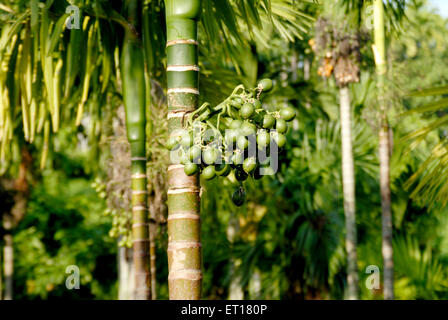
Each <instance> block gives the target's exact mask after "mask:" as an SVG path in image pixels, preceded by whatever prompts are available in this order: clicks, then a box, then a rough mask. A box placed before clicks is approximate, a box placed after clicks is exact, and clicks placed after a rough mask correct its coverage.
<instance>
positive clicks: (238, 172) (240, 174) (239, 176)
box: [235, 166, 248, 181]
mask: <svg viewBox="0 0 448 320" xmlns="http://www.w3.org/2000/svg"><path fill="white" fill-rule="evenodd" d="M247 177H248V174H247V173H246V172H245V171H244V170H243V169H242V168H241V167H239V166H238V167H237V168H235V179H236V180H238V181H245V180H246V179H247Z"/></svg>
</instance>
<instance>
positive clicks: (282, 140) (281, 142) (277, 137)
mask: <svg viewBox="0 0 448 320" xmlns="http://www.w3.org/2000/svg"><path fill="white" fill-rule="evenodd" d="M272 140H274V141H275V143H277V146H278V147H279V148H283V147H284V146H285V144H286V137H285V135H284V134H281V133H278V132H274V133H273V134H272Z"/></svg>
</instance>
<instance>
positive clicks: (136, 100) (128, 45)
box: [121, 0, 151, 300]
mask: <svg viewBox="0 0 448 320" xmlns="http://www.w3.org/2000/svg"><path fill="white" fill-rule="evenodd" d="M139 9H140V7H139V1H136V0H133V1H129V5H128V13H129V22H130V24H131V25H133V26H138V14H139V12H141V11H140V10H139ZM121 72H122V79H123V101H124V105H125V110H126V130H127V136H128V141H129V143H130V145H131V173H132V242H133V262H134V274H135V293H134V298H135V299H138V300H149V299H151V285H150V279H151V272H150V258H149V254H150V251H149V250H150V248H149V245H150V241H149V215H148V206H147V193H148V192H147V181H146V147H145V143H146V134H145V129H146V110H145V99H146V94H145V75H144V57H143V47H142V44H141V41H140V39H139V38H138V36H137V34H136V33H133V32H132V31H130V30H127V31H126V35H125V42H124V45H123V53H122V60H121Z"/></svg>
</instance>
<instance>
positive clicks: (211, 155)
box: [202, 148, 219, 164]
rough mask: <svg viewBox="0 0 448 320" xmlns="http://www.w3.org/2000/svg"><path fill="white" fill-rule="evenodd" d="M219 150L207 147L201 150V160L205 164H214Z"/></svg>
mask: <svg viewBox="0 0 448 320" xmlns="http://www.w3.org/2000/svg"><path fill="white" fill-rule="evenodd" d="M218 156H219V151H218V150H217V149H216V148H207V149H206V150H204V152H202V160H203V161H204V163H205V164H214V163H215V162H216V160H217V159H218Z"/></svg>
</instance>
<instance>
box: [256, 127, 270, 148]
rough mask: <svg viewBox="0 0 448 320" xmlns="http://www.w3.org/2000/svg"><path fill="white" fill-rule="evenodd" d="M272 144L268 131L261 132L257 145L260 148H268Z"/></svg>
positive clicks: (258, 135)
mask: <svg viewBox="0 0 448 320" xmlns="http://www.w3.org/2000/svg"><path fill="white" fill-rule="evenodd" d="M269 142H270V137H269V133H268V132H267V131H266V130H260V131H259V132H258V134H257V144H258V146H259V147H267V146H268V145H269Z"/></svg>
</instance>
